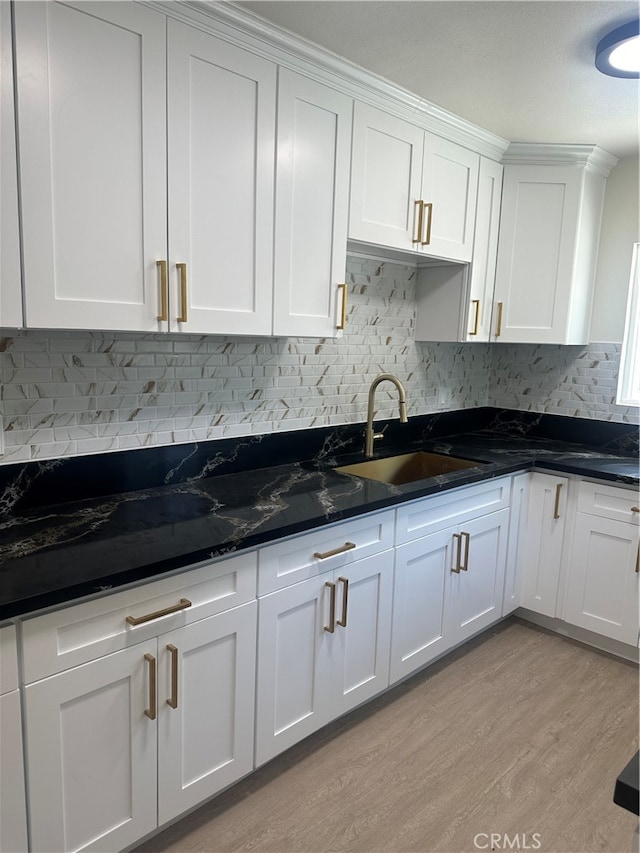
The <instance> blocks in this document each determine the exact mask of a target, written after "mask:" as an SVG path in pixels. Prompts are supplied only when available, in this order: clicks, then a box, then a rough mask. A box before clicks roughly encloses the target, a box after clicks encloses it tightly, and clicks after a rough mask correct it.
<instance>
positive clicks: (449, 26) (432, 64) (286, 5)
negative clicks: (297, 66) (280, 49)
mask: <svg viewBox="0 0 640 853" xmlns="http://www.w3.org/2000/svg"><path fill="white" fill-rule="evenodd" d="M236 5H238V6H242V7H244V8H245V9H248V10H250V11H252V12H254V13H256V14H258V15H260V16H262V17H264V18H267V19H268V20H270V21H272V22H273V23H275V24H278V25H279V26H281V27H284V28H285V29H288V30H291V31H292V32H294V33H297V34H298V35H302V36H304V37H305V38H307V39H309V40H311V41H313V42H315V43H316V44H319V45H322V46H323V47H325V48H327V49H328V50H331V51H333V52H334V53H336V54H338V55H339V56H342V57H346V58H347V59H350V60H351V61H352V62H355V63H357V64H358V65H361V66H362V67H364V68H366V69H368V70H370V71H373V72H375V73H376V74H379V75H381V76H382V77H385V78H387V79H388V80H390V81H392V82H394V83H396V84H398V85H399V86H402V87H403V88H405V89H408V90H409V91H411V92H413V93H415V94H416V95H419V96H420V97H422V98H424V99H425V100H427V101H430V102H431V103H434V104H437V105H438V106H440V107H444V108H445V109H447V110H449V111H451V112H453V113H457V114H458V115H460V116H462V117H464V118H466V119H468V120H469V121H472V122H473V123H475V124H477V125H480V126H481V127H484V128H486V129H487V130H491V131H493V132H494V133H497V134H498V135H500V136H503V137H505V138H506V139H509V140H511V141H517V142H566V143H585V144H597V145H600V146H602V147H603V148H605V149H606V150H607V151H610V152H611V153H612V154H615V155H616V156H618V157H628V156H637V154H638V141H639V136H640V134H639V127H638V112H639V110H638V104H639V101H638V97H639V82H640V81H638V80H633V79H619V78H614V77H607V76H605V75H604V74H601V73H599V72H598V71H597V70H596V68H595V65H594V55H595V46H596V44H597V43H598V41H599V39H600V38H602V36H603V35H605V34H606V33H607V32H608V31H609V30H610V29H612V28H613V27H615V26H618V25H620V24H624V23H626V22H627V21H629V20H631V19H632V18H633V17H636V16H637V15H638V10H639V6H638V2H636V0H413V1H412V2H406V0H392V1H391V2H387V0H355V1H354V0H286V2H272V0H254V2H239V3H237V4H236Z"/></svg>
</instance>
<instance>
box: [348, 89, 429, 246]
mask: <svg viewBox="0 0 640 853" xmlns="http://www.w3.org/2000/svg"><path fill="white" fill-rule="evenodd" d="M423 144H424V132H423V131H422V130H421V129H420V128H419V127H416V126H415V125H412V124H409V122H406V121H403V120H402V119H399V118H395V117H394V116H390V115H388V114H387V113H384V112H382V111H381V110H377V109H375V108H374V107H370V106H367V105H366V104H361V103H358V102H356V104H355V107H354V113H353V157H352V162H351V207H350V213H349V238H350V239H351V240H362V241H363V242H366V243H375V244H377V245H380V246H393V247H394V248H397V249H412V250H417V248H418V245H419V242H420V237H419V236H418V234H417V229H418V210H419V206H418V205H417V204H416V202H418V201H419V199H420V185H421V184H420V182H421V176H422V149H423Z"/></svg>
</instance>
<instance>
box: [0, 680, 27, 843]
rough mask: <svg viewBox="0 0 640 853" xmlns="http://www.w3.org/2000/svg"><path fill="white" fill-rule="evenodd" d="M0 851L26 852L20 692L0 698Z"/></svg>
mask: <svg viewBox="0 0 640 853" xmlns="http://www.w3.org/2000/svg"><path fill="white" fill-rule="evenodd" d="M0 755H1V756H2V761H1V762H0V851H2V853H24V851H26V850H27V810H26V804H25V790H24V757H23V752H22V721H21V719H20V692H19V691H18V690H13V691H12V692H11V693H5V694H4V695H3V696H0Z"/></svg>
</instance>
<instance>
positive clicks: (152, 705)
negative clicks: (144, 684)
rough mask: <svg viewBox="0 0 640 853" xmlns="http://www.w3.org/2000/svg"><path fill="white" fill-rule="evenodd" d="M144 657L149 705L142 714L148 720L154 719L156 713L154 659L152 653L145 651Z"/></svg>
mask: <svg viewBox="0 0 640 853" xmlns="http://www.w3.org/2000/svg"><path fill="white" fill-rule="evenodd" d="M144 659H145V660H146V662H147V663H148V664H149V707H148V708H145V711H144V715H145V717H149V719H150V720H155V718H156V715H157V707H156V680H157V678H156V659H155V658H154V656H153V655H150V654H149V653H147V654H146V655H145V656H144Z"/></svg>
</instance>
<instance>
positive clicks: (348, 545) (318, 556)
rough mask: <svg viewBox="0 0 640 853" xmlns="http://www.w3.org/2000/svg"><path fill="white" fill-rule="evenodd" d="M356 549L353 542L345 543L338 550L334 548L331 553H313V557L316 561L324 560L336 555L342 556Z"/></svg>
mask: <svg viewBox="0 0 640 853" xmlns="http://www.w3.org/2000/svg"><path fill="white" fill-rule="evenodd" d="M355 547H356V545H355V542H345V543H344V545H341V546H340V547H339V548H334V549H333V551H324V552H322V553H321V552H320V551H315V552H314V554H313V556H314V557H315V558H316V560H326V559H327V557H335V556H336V554H344V553H345V551H353V549H354V548H355Z"/></svg>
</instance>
